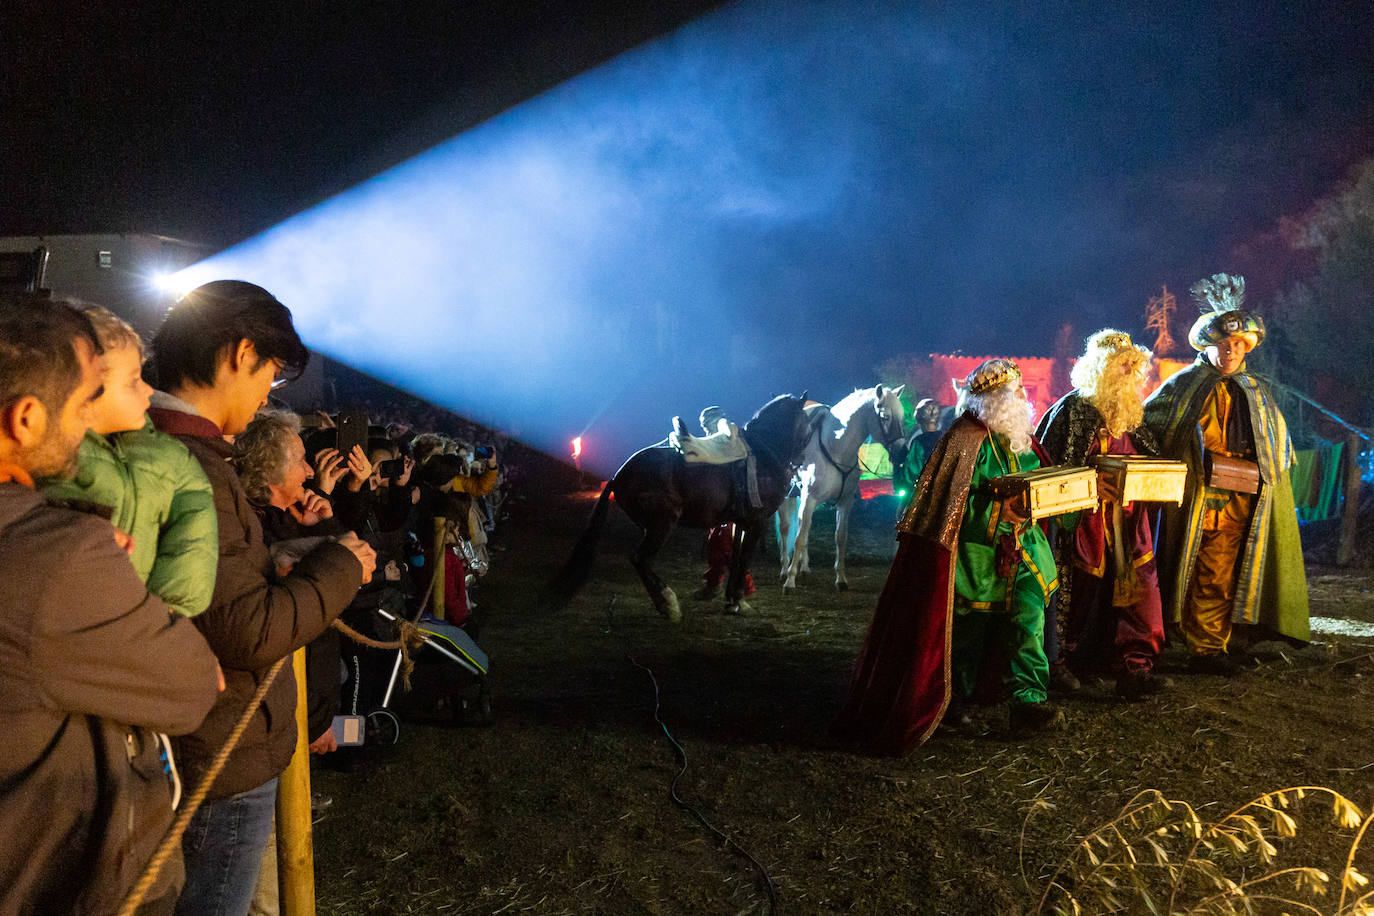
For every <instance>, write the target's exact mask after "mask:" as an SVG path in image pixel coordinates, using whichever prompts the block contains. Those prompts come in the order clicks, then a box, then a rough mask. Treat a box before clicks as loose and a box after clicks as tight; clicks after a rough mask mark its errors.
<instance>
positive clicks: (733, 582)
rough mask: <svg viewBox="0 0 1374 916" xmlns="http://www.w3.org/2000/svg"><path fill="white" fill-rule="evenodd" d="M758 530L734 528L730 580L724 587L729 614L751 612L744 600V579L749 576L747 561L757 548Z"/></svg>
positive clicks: (744, 526)
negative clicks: (733, 549) (733, 550)
mask: <svg viewBox="0 0 1374 916" xmlns="http://www.w3.org/2000/svg"><path fill="white" fill-rule="evenodd" d="M759 530H760V529H759V528H757V527H755V526H753V525H747V526H746V525H743V524H740V525H736V526H735V552H734V555H733V556H732V557H731V558H730V560H731V562H730V580H729V582H728V583H727V584H726V586H725V606H726V610H727V611H729V613H731V614H742V613H744V612H746V611H750V610H753V609H752V608H751V607H749V602H747V601H745V600H744V577H745V576H747V575H748V574H749V561H750V560H751V559H753V557H754V548H755V547H757V546H758V542H759Z"/></svg>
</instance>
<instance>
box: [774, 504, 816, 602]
mask: <svg viewBox="0 0 1374 916" xmlns="http://www.w3.org/2000/svg"><path fill="white" fill-rule="evenodd" d="M802 498H803V500H804V502H803V503H802V510H801V517H800V518H799V519H798V520H797V542H796V544H795V545H793V547H792V562H791V563H789V564H788V566H787V578H786V579H784V580H783V583H782V590H783V591H785V592H786V591H790V590H792V589H794V588H796V587H797V573H798V572H807V571H808V570H809V568H810V564H809V563H808V562H807V548H806V541H807V538H809V537H810V536H811V515H812V513H814V512H815V511H816V501H815V500H814V499H812V498H811V494H809V493H808V494H806V495H805V496H804V497H802Z"/></svg>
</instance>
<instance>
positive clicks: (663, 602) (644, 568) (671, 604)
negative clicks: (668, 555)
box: [630, 519, 682, 623]
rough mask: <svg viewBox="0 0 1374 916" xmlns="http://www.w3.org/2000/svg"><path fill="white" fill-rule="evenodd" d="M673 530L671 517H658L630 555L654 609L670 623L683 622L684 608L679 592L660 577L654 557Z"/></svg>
mask: <svg viewBox="0 0 1374 916" xmlns="http://www.w3.org/2000/svg"><path fill="white" fill-rule="evenodd" d="M672 530H673V523H672V521H671V520H670V519H656V520H655V521H654V523H653V524H652V525H650V526H648V527H646V528H645V529H644V539H643V540H641V541H640V542H639V546H638V547H636V548H635V552H634V553H633V554H632V555H631V556H630V563H631V565H633V566H634V568H635V571H636V572H638V573H639V578H640V581H642V582H643V583H644V589H645V590H646V591H647V592H648V593H649V600H650V601H652V602H653V603H654V609H655V610H657V611H658V612H659V614H661V615H662V616H663V617H664V618H665V619H667V621H668V622H669V623H681V622H682V608H681V607H679V606H678V603H677V594H676V593H675V592H674V591H673V590H672V589H671V588H669V587H668V586H667V584H666V583H664V581H663V580H662V579H660V578H659V577H658V574H657V573H655V572H654V568H653V563H654V558H655V557H657V556H658V552H659V551H660V550H662V549H663V545H664V543H665V542H666V541H667V540H668V535H669V534H670V533H672Z"/></svg>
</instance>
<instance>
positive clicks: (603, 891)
mask: <svg viewBox="0 0 1374 916" xmlns="http://www.w3.org/2000/svg"><path fill="white" fill-rule="evenodd" d="M589 508H590V501H589V500H587V499H580V500H579V499H571V498H569V499H563V500H551V501H549V502H546V503H541V504H529V503H526V504H523V505H522V506H521V507H520V509H519V511H518V514H517V516H516V517H515V518H513V519H512V520H511V523H510V524H508V525H507V526H506V527H505V530H503V532H502V533H501V535H502V536H501V540H500V542H499V543H500V546H501V547H502V548H503V549H502V550H500V551H499V552H497V553H496V554H495V560H494V563H493V571H492V572H491V573H490V575H489V576H488V577H487V580H486V581H485V582H484V584H483V586H482V590H481V594H480V602H481V605H482V613H483V615H484V616H485V618H486V619H485V622H484V629H483V630H482V638H481V642H482V644H483V646H484V647H485V648H486V649H487V651H488V652H489V653H490V656H491V659H492V676H491V683H492V686H493V689H494V692H495V712H496V721H495V723H494V724H493V725H492V726H490V727H489V728H483V729H475V728H459V727H456V726H452V725H449V724H447V723H445V722H443V721H441V720H440V719H438V718H436V717H434V716H432V715H430V716H427V715H425V713H424V709H423V705H422V704H421V705H419V706H418V707H417V708H416V710H415V711H413V712H412V713H411V714H410V715H408V716H407V717H406V719H405V721H404V724H403V726H402V733H401V740H400V743H399V744H398V745H397V746H396V747H395V748H392V749H390V752H388V753H381V752H378V751H377V750H376V749H374V750H372V751H371V752H370V753H369V754H368V755H367V758H366V759H365V760H364V761H363V762H362V763H361V764H360V765H359V766H357V767H356V768H355V769H354V770H353V771H352V772H350V773H337V772H332V771H329V770H323V769H317V771H316V788H317V789H318V790H320V791H323V792H324V793H326V794H328V795H330V796H332V797H333V799H334V804H333V806H332V807H331V808H330V809H328V813H327V816H326V817H325V818H324V819H323V820H321V821H320V822H319V823H318V824H317V825H316V834H315V842H316V874H317V888H318V896H319V908H320V911H321V912H322V913H337V914H361V913H386V914H390V913H447V914H459V913H463V914H494V913H539V914H559V913H608V914H622V913H623V914H678V913H681V914H717V913H719V914H746V913H767V912H769V905H770V901H769V894H768V892H767V888H766V884H765V882H764V881H763V879H761V878H760V871H759V869H756V868H755V867H754V866H752V865H751V864H750V863H749V861H748V860H747V859H745V858H743V857H742V856H740V855H737V854H735V853H734V852H732V850H731V848H729V847H728V846H727V845H726V844H724V843H722V842H721V841H720V840H719V839H717V838H716V837H715V836H713V835H712V834H711V833H710V832H709V831H708V830H707V829H706V828H704V827H703V826H702V825H701V824H700V823H699V822H698V821H697V820H695V819H694V818H693V817H692V816H691V815H690V814H688V813H686V812H685V811H683V810H682V809H680V808H679V807H678V806H676V805H675V804H674V803H673V801H672V800H671V799H670V796H669V787H670V785H671V784H672V783H673V780H674V776H675V774H676V772H677V771H678V769H679V766H680V762H679V758H678V757H677V756H676V754H675V751H674V747H673V745H672V744H671V743H670V741H669V739H668V737H667V736H666V735H665V733H664V731H663V729H661V728H660V727H659V725H658V724H656V722H655V720H654V712H655V705H656V703H657V704H658V709H659V715H660V716H661V719H662V722H663V723H664V726H666V728H667V729H668V730H669V731H670V732H671V734H672V737H673V738H674V739H676V740H677V741H678V742H680V744H681V746H682V748H683V751H684V753H685V755H686V761H687V767H686V771H685V774H684V775H683V776H682V778H681V780H680V781H679V782H678V784H677V791H678V793H679V795H680V796H681V797H682V798H683V799H684V800H685V801H686V802H687V803H689V804H690V805H692V806H693V807H694V808H695V809H697V811H699V812H700V814H701V815H703V816H704V817H705V818H706V819H707V820H709V821H710V822H711V823H712V824H713V825H714V826H715V827H716V828H718V829H719V830H721V831H723V832H724V833H725V834H727V835H728V836H729V837H731V839H732V840H733V841H735V842H736V843H737V844H738V845H739V846H740V847H742V848H743V849H744V850H747V851H748V853H749V854H750V855H752V856H753V858H754V859H755V860H757V862H758V863H759V864H760V865H761V867H762V869H764V870H766V872H767V874H768V876H769V878H770V879H771V881H772V883H773V886H774V888H775V892H774V893H775V897H776V902H777V912H781V913H871V914H894V913H938V914H963V913H969V914H994V913H1023V912H1031V911H1033V910H1034V908H1035V905H1036V901H1037V900H1038V898H1039V895H1040V892H1041V890H1042V888H1043V886H1044V884H1045V882H1046V880H1047V878H1048V876H1049V875H1050V874H1051V873H1052V872H1053V871H1054V869H1055V867H1056V865H1057V864H1058V863H1059V862H1060V861H1061V860H1062V858H1063V857H1064V856H1065V855H1067V854H1068V852H1069V850H1070V849H1071V847H1072V846H1073V844H1074V843H1075V842H1077V840H1078V839H1079V838H1080V837H1081V836H1082V835H1083V834H1084V833H1086V832H1088V831H1091V830H1092V829H1094V828H1095V827H1096V826H1098V825H1099V824H1101V823H1103V822H1105V821H1106V820H1108V819H1110V818H1111V817H1112V816H1113V815H1114V814H1115V812H1116V811H1117V810H1118V809H1119V808H1120V807H1121V806H1122V805H1123V804H1125V803H1126V801H1127V800H1128V799H1130V798H1131V797H1132V796H1133V795H1134V794H1135V793H1136V792H1138V791H1139V790H1141V789H1144V788H1151V787H1152V788H1157V789H1160V790H1161V791H1163V792H1164V793H1165V794H1166V795H1168V796H1170V797H1174V798H1182V799H1186V800H1188V801H1189V802H1191V803H1192V804H1194V805H1195V806H1199V807H1200V813H1201V814H1202V815H1203V816H1204V817H1205V816H1206V815H1207V814H1209V813H1214V814H1215V813H1218V812H1222V811H1224V810H1229V809H1230V808H1232V807H1235V806H1236V805H1239V804H1241V803H1243V802H1244V801H1246V800H1248V799H1250V798H1252V797H1254V796H1256V795H1258V794H1260V793H1261V792H1264V791H1267V790H1272V789H1278V788H1282V787H1284V786H1287V785H1292V784H1320V785H1328V786H1331V787H1333V788H1336V789H1338V790H1340V791H1343V792H1345V793H1347V794H1348V795H1349V796H1350V797H1351V798H1352V799H1353V800H1354V801H1355V802H1356V803H1357V804H1359V805H1361V806H1364V807H1365V808H1368V806H1370V805H1371V804H1374V732H1372V731H1371V729H1370V723H1371V716H1370V709H1371V700H1374V640H1371V639H1368V638H1358V637H1332V638H1331V639H1330V640H1328V641H1327V642H1325V643H1323V644H1314V645H1312V646H1309V647H1307V648H1305V649H1302V650H1297V651H1295V650H1293V649H1291V648H1282V647H1279V646H1272V647H1269V648H1270V650H1271V651H1268V652H1266V653H1265V654H1264V655H1263V664H1262V665H1261V667H1260V668H1258V669H1257V670H1256V671H1254V672H1252V673H1249V674H1247V675H1245V676H1243V677H1241V678H1238V679H1235V680H1230V681H1228V680H1223V679H1220V678H1214V677H1202V676H1190V675H1187V674H1186V673H1182V672H1181V670H1180V669H1181V667H1182V666H1181V661H1182V660H1181V658H1179V656H1178V654H1177V652H1176V651H1175V650H1166V654H1165V657H1164V659H1163V661H1162V664H1163V667H1164V668H1165V670H1166V672H1168V673H1172V674H1173V676H1174V679H1175V681H1176V685H1175V687H1174V689H1172V690H1171V691H1169V692H1167V693H1166V694H1165V695H1163V696H1162V697H1160V698H1158V699H1155V700H1151V701H1149V702H1146V703H1141V704H1126V703H1122V702H1119V701H1118V700H1117V699H1116V698H1115V697H1114V696H1113V695H1112V692H1111V690H1110V689H1109V687H1090V688H1087V689H1085V690H1083V691H1081V692H1080V693H1077V694H1074V695H1072V696H1069V697H1067V698H1065V699H1064V700H1063V704H1062V705H1063V708H1064V710H1065V714H1066V719H1067V725H1066V728H1065V729H1064V730H1062V731H1057V732H1054V733H1051V734H1047V735H1043V736H1040V737H1038V738H1036V739H1034V740H1030V741H1011V740H1009V739H1008V737H1007V735H1006V729H1005V713H1004V712H1003V711H1001V710H998V709H995V708H992V709H988V710H987V711H985V712H984V713H983V714H982V715H981V716H980V717H979V719H978V724H979V726H980V727H979V728H977V729H975V730H974V733H970V734H967V735H952V734H943V733H941V734H938V735H937V736H936V737H935V738H934V739H932V740H931V741H930V742H928V743H927V744H925V745H924V746H922V747H921V748H918V749H917V750H916V751H915V752H914V753H913V754H911V755H910V756H909V757H907V758H905V759H880V758H872V757H865V756H858V755H855V754H852V753H850V752H848V751H846V750H844V749H842V748H839V747H836V746H834V745H832V744H831V743H830V741H829V740H828V738H827V737H826V729H827V726H828V724H829V721H830V719H831V717H832V716H833V715H834V713H835V710H836V708H837V706H838V704H839V701H840V698H841V694H842V692H843V689H844V685H845V683H846V681H847V678H848V675H849V670H850V665H851V664H852V663H853V659H854V655H855V653H856V651H857V649H858V646H859V642H860V640H861V639H862V636H863V632H864V629H865V627H866V625H867V623H868V618H869V615H870V613H871V611H872V607H873V604H874V601H875V599H876V596H877V593H878V590H879V589H880V588H881V586H882V582H883V578H884V576H885V574H886V570H887V565H888V562H889V560H890V557H891V540H890V537H889V534H890V531H891V524H890V519H888V518H885V517H884V516H885V515H886V512H885V511H883V510H880V509H878V508H877V507H875V506H869V507H866V509H865V511H864V513H863V514H862V515H861V517H860V520H859V523H858V524H856V530H855V531H854V532H852V533H851V537H850V552H851V557H850V562H849V579H850V583H851V586H852V587H851V589H850V590H849V591H847V592H837V591H835V590H834V588H833V587H832V586H831V575H830V572H829V569H828V567H829V564H830V562H831V560H832V549H831V547H830V546H829V544H828V538H829V536H830V532H829V529H828V527H827V525H828V524H829V517H830V516H829V513H824V512H823V513H818V515H817V526H816V529H817V530H816V532H815V536H814V537H813V551H812V557H813V560H814V561H815V565H816V567H817V568H816V570H815V571H813V572H812V574H811V575H810V577H809V578H808V579H807V580H806V581H805V582H804V584H803V585H802V587H801V588H800V589H799V590H798V591H797V592H796V593H794V594H789V595H786V596H784V595H783V594H782V592H781V590H780V589H779V588H778V586H777V584H776V577H775V576H774V575H773V570H774V569H775V562H776V561H775V557H776V546H775V545H772V543H771V541H770V546H769V547H768V548H767V549H766V550H765V555H764V556H762V557H760V558H758V559H757V561H756V562H755V563H754V570H755V573H756V576H757V579H758V581H759V586H760V590H759V593H758V594H757V595H756V596H755V597H754V598H753V599H751V601H752V603H753V610H752V611H751V612H750V613H748V614H746V615H741V616H732V615H728V614H726V613H725V612H724V609H723V607H722V606H721V605H720V604H719V603H695V602H692V601H691V600H689V599H687V598H686V597H685V596H686V595H687V594H688V593H690V592H691V591H692V589H693V587H694V586H695V584H696V575H697V573H698V572H699V569H700V567H701V566H702V563H701V560H700V533H699V532H691V531H681V532H678V533H677V534H676V535H675V536H674V539H673V540H672V541H671V542H670V544H669V548H668V550H667V551H666V552H665V555H664V557H663V560H662V564H661V568H662V570H663V571H664V572H665V573H666V578H667V579H668V580H669V581H670V582H671V583H673V584H674V585H675V587H676V589H677V591H678V593H679V594H680V595H682V596H684V603H683V610H684V615H683V622H682V623H681V624H680V625H678V626H672V625H669V624H667V623H666V622H664V621H663V620H661V619H659V618H658V617H657V616H656V615H655V614H654V612H653V610H652V607H651V605H650V604H649V601H648V599H647V597H646V596H645V595H644V593H643V591H642V590H641V588H640V586H639V584H638V580H637V578H636V577H635V576H634V574H633V572H632V571H631V569H630V567H629V564H628V563H627V562H626V561H625V556H626V554H627V552H628V549H629V547H630V545H631V544H632V543H633V539H634V532H633V530H632V527H631V526H630V525H629V523H628V522H627V521H626V520H625V519H624V517H623V516H621V515H619V513H616V512H613V513H612V526H611V528H610V529H609V532H608V535H607V537H606V539H605V541H604V542H603V549H602V555H601V559H600V561H599V562H598V566H597V573H596V575H595V577H594V578H593V580H592V582H591V584H590V585H589V586H588V587H587V588H586V589H584V591H583V592H582V594H581V595H580V596H579V597H578V598H577V599H576V600H575V601H574V602H573V604H572V605H571V606H570V607H569V608H568V609H567V610H565V611H563V612H561V613H560V614H558V615H556V616H553V617H543V616H538V615H536V614H535V613H534V611H533V608H534V604H535V596H536V594H537V592H538V589H539V586H541V585H542V584H543V583H544V582H545V581H546V580H547V579H548V578H549V576H550V575H551V573H552V572H553V570H554V569H555V568H556V567H557V565H558V564H560V563H561V562H562V560H563V559H564V557H565V556H566V554H567V551H568V549H569V546H570V545H571V543H572V541H573V539H574V538H575V536H576V534H577V533H578V531H579V530H580V527H581V524H582V521H583V519H584V517H585V515H586V513H587V511H588V510H589ZM1372 579H1374V577H1372V576H1371V575H1370V573H1369V572H1368V571H1363V572H1347V571H1338V570H1330V569H1313V570H1311V581H1312V586H1313V614H1314V615H1318V614H1320V615H1321V616H1326V617H1341V618H1353V619H1356V620H1362V621H1365V622H1374V595H1371V588H1372V587H1374V582H1372V581H1371V580H1372ZM1261 648H1263V647H1261ZM417 702H418V701H417ZM1032 809H1035V810H1034V812H1033V814H1032ZM1028 815H1031V816H1029V817H1028ZM1304 823H1306V824H1310V825H1311V826H1310V827H1304V828H1303V829H1301V830H1300V832H1299V836H1298V837H1297V838H1295V839H1293V840H1290V841H1288V842H1287V844H1286V845H1285V846H1284V847H1283V848H1281V850H1280V851H1281V854H1283V855H1290V856H1298V857H1301V858H1303V859H1304V860H1305V861H1306V862H1307V863H1309V864H1324V865H1328V866H1329V865H1330V864H1331V862H1333V861H1334V860H1335V859H1336V858H1338V857H1343V855H1344V852H1345V850H1346V849H1347V848H1348V845H1349V833H1348V832H1346V833H1339V832H1336V831H1333V830H1331V829H1330V828H1329V812H1326V813H1323V812H1321V811H1315V810H1314V812H1312V819H1311V820H1309V821H1306V822H1304ZM1371 856H1374V852H1369V853H1365V854H1364V858H1365V859H1368V858H1370V857H1371ZM1318 860H1320V861H1318ZM1366 871H1368V872H1374V867H1370V868H1367V869H1366ZM1331 906H1332V908H1334V901H1332V902H1331Z"/></svg>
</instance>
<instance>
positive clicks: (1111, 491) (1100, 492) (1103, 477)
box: [1097, 471, 1121, 503]
mask: <svg viewBox="0 0 1374 916" xmlns="http://www.w3.org/2000/svg"><path fill="white" fill-rule="evenodd" d="M1097 496H1098V498H1099V499H1100V500H1101V501H1102V502H1109V501H1110V502H1114V503H1119V502H1121V490H1120V488H1119V487H1117V485H1116V478H1115V477H1112V476H1111V475H1108V474H1103V473H1101V472H1100V471H1099V472H1098V474H1097Z"/></svg>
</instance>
